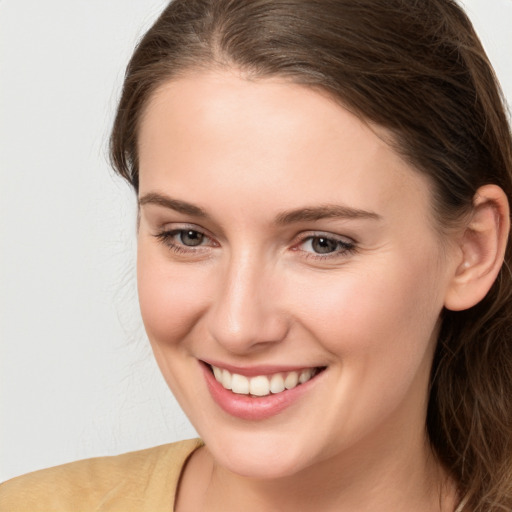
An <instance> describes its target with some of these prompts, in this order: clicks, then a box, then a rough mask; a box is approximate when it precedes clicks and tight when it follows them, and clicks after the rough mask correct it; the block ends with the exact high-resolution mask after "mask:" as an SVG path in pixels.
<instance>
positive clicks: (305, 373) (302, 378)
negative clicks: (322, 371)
mask: <svg viewBox="0 0 512 512" xmlns="http://www.w3.org/2000/svg"><path fill="white" fill-rule="evenodd" d="M312 375H313V370H312V369H311V368H308V369H307V370H302V371H301V372H300V375H299V382H300V383H301V384H304V382H307V381H308V380H309V379H311V377H312Z"/></svg>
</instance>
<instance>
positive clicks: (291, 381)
mask: <svg viewBox="0 0 512 512" xmlns="http://www.w3.org/2000/svg"><path fill="white" fill-rule="evenodd" d="M298 383H299V374H298V373H297V372H290V373H289V374H288V375H287V376H286V379H284V387H285V388H286V389H293V388H294V387H296V386H297V384H298Z"/></svg>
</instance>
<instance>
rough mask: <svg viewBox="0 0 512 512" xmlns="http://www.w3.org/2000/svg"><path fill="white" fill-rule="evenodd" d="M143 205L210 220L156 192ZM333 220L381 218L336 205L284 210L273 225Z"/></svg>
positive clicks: (193, 207) (196, 209)
mask: <svg viewBox="0 0 512 512" xmlns="http://www.w3.org/2000/svg"><path fill="white" fill-rule="evenodd" d="M145 204H155V205H157V206H163V207H165V208H169V209H171V210H174V211H176V212H179V213H183V214H186V215H193V216H194V217H199V218H203V219H209V218H210V216H209V215H208V214H207V213H206V211H205V210H203V209H202V208H200V207H199V206H196V205H194V204H191V203H187V202H186V201H181V200H179V199H173V198H172V197H169V196H166V195H162V194H159V193H157V192H150V193H148V194H145V195H144V196H142V197H141V198H140V199H139V206H142V205H145ZM333 218H342V219H373V220H379V219H381V218H382V217H381V216H380V215H379V214H377V213H375V212H370V211H366V210H360V209H357V208H351V207H348V206H343V205H337V204H326V205H320V206H308V207H305V208H297V209H294V210H286V211H284V212H281V213H279V214H278V215H277V216H276V218H275V223H276V224H277V225H281V226H283V225H287V224H293V223H297V222H308V221H309V222H311V221H316V220H321V219H333Z"/></svg>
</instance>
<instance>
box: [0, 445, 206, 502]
mask: <svg viewBox="0 0 512 512" xmlns="http://www.w3.org/2000/svg"><path fill="white" fill-rule="evenodd" d="M201 444H202V443H201V441H200V440H198V439H191V440H187V441H180V442H177V443H172V444H166V445H162V446H156V447H154V448H149V449H146V450H140V451H136V452H130V453H125V454H123V455H116V456H111V457H96V458H93V459H86V460H81V461H78V462H72V463H70V464H64V465H62V466H56V467H53V468H49V469H43V470H41V471H35V472H33V473H28V474H26V475H23V476H20V477H17V478H13V479H12V480H9V481H7V482H5V483H3V484H1V485H0V512H25V511H26V512H37V511H45V512H48V511H52V512H58V511H59V512H60V511H62V512H64V511H65V512H73V511H77V512H78V511H80V512H86V511H88V510H94V511H97V512H99V511H110V512H113V511H118V510H119V511H123V512H128V511H130V510H137V511H142V510H148V511H149V510H151V511H152V512H158V510H164V509H165V510H166V511H169V510H172V503H173V502H174V495H175V491H176V486H177V484H178V480H179V477H180V474H181V470H182V468H183V466H184V464H185V462H186V460H187V459H188V457H189V456H190V454H191V453H192V452H193V451H194V450H195V449H196V448H198V447H199V446H201Z"/></svg>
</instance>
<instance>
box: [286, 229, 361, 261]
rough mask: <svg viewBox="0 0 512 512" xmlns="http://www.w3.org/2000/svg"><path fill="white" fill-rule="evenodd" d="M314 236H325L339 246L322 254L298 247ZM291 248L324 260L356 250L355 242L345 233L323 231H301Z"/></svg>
mask: <svg viewBox="0 0 512 512" xmlns="http://www.w3.org/2000/svg"><path fill="white" fill-rule="evenodd" d="M315 238H325V239H327V240H332V241H334V242H336V243H338V244H340V245H341V248H338V249H337V250H335V251H332V252H328V253H324V254H322V253H316V252H313V251H306V250H304V249H300V246H301V245H303V244H304V243H306V242H308V241H310V240H313V239H315ZM292 250H294V251H301V252H303V253H304V256H305V257H307V258H313V259H317V260H326V259H328V258H336V257H338V258H339V257H342V256H344V255H347V254H352V253H355V252H356V251H357V242H356V241H355V240H354V239H353V238H350V237H348V236H346V235H338V234H334V233H328V232H325V231H310V232H304V233H301V234H300V235H299V236H298V237H297V238H296V241H295V242H294V243H293V246H292Z"/></svg>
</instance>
